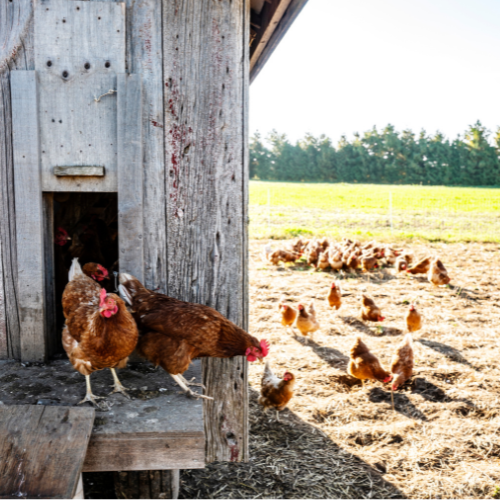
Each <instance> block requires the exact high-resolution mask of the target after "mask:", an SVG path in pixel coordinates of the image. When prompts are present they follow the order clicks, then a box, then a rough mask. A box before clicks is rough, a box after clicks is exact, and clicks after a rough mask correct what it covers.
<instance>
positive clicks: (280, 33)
mask: <svg viewBox="0 0 500 500" xmlns="http://www.w3.org/2000/svg"><path fill="white" fill-rule="evenodd" d="M282 1H283V0H282ZM307 2H308V0H291V1H290V2H289V5H288V8H287V9H286V11H285V12H283V14H282V16H281V17H280V19H279V20H278V23H277V24H276V25H275V26H274V27H273V29H272V30H271V31H270V32H268V34H267V35H266V38H265V39H264V38H262V39H261V40H260V43H259V48H258V50H257V49H255V52H252V57H251V60H250V83H251V82H253V81H254V80H255V78H256V77H257V75H258V74H259V73H260V71H261V70H262V68H263V67H264V65H265V64H266V63H267V61H268V60H269V58H270V57H271V55H272V53H273V52H274V50H275V49H276V47H277V46H278V44H279V43H280V42H281V40H282V39H283V37H284V36H285V35H286V32H287V31H288V29H289V28H290V26H291V25H292V24H293V22H294V21H295V19H296V18H297V16H298V15H299V14H300V12H301V11H302V9H303V8H304V7H305V6H306V4H307ZM258 42H259V40H257V38H256V39H255V41H254V42H253V44H252V47H253V46H254V44H257V43H258Z"/></svg>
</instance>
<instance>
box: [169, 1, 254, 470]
mask: <svg viewBox="0 0 500 500" xmlns="http://www.w3.org/2000/svg"><path fill="white" fill-rule="evenodd" d="M246 3H247V2H245V1H244V0H236V1H232V2H230V1H228V0H225V1H221V2H212V1H210V0H203V1H201V0H200V1H198V0H196V1H195V0H179V1H177V2H164V3H163V36H164V39H163V50H164V54H163V63H164V66H163V67H164V79H165V152H166V161H165V167H166V172H167V175H166V177H167V178H166V197H167V262H168V293H169V295H172V296H174V297H177V298H180V299H183V300H189V301H193V302H198V303H201V304H207V305H210V306H212V307H214V308H216V309H217V310H219V311H220V312H221V313H222V314H224V315H225V316H226V317H228V318H229V319H231V320H232V321H234V322H235V323H236V324H238V325H243V324H244V321H245V319H244V300H245V293H246V291H245V279H244V274H245V273H244V270H243V267H242V265H243V261H242V256H243V255H244V245H245V238H244V232H245V229H244V227H245V221H244V212H243V206H244V203H245V199H244V191H243V190H242V186H243V185H244V184H245V183H246V182H247V179H246V177H244V174H245V170H244V162H243V157H244V144H245V141H246V137H244V106H243V96H244V92H245V84H246V79H245V77H244V74H243V73H244V70H245V63H244V62H243V54H244V53H245V52H244V50H245V49H244V48H243V44H244V40H245V39H247V38H246V35H245V34H244V32H243V30H244V26H245V16H246V15H247V11H248V8H247V7H246ZM245 363H246V362H245V361H243V360H241V359H234V360H216V359H212V360H209V361H207V362H205V363H204V366H205V369H204V383H205V384H206V385H207V387H208V392H209V393H210V394H213V395H214V397H215V399H216V402H215V403H211V402H209V403H207V404H206V405H205V412H206V413H205V415H206V418H205V424H206V427H205V432H206V435H207V458H208V459H209V460H214V459H217V460H234V461H239V460H245V459H246V458H247V456H248V451H247V445H246V437H245V436H246V433H247V426H248V423H247V414H246V406H247V397H248V396H247V386H246V384H245V383H244V382H245V381H246V365H245ZM235 443H236V444H235Z"/></svg>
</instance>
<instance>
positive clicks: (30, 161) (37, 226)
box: [11, 71, 47, 361]
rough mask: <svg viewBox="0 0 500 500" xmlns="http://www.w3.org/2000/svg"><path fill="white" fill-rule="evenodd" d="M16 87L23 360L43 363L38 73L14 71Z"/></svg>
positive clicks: (16, 155) (17, 226) (44, 341)
mask: <svg viewBox="0 0 500 500" xmlns="http://www.w3.org/2000/svg"><path fill="white" fill-rule="evenodd" d="M11 85H12V123H13V127H12V128H13V135H12V137H13V146H14V186H15V199H16V231H17V266H18V275H19V285H18V287H19V317H20V322H21V359H22V360H23V361H43V360H45V357H46V354H47V345H46V334H45V297H44V295H45V294H44V287H45V281H44V268H45V266H44V264H45V263H44V256H43V254H44V252H43V248H44V241H43V234H42V230H43V227H44V225H43V210H42V188H41V179H40V155H39V153H40V151H39V144H38V116H37V115H38V105H37V78H36V73H35V71H15V72H13V73H12V74H11Z"/></svg>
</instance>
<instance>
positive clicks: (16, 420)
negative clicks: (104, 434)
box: [0, 405, 95, 498]
mask: <svg viewBox="0 0 500 500" xmlns="http://www.w3.org/2000/svg"><path fill="white" fill-rule="evenodd" d="M94 414H95V412H94V409H93V408H70V407H63V406H59V407H54V406H52V407H51V406H48V407H47V406H40V405H33V406H28V405H24V406H6V405H5V406H0V457H2V467H1V469H0V498H16V497H19V498H73V496H74V495H75V492H76V488H77V485H78V482H79V480H80V476H81V472H82V466H83V459H84V458H85V454H86V452H87V444H88V442H89V438H90V432H91V430H92V424H93V422H94Z"/></svg>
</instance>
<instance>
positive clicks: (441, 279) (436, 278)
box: [427, 258, 451, 286]
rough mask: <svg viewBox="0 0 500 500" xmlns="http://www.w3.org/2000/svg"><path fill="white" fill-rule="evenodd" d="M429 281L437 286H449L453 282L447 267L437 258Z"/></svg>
mask: <svg viewBox="0 0 500 500" xmlns="http://www.w3.org/2000/svg"><path fill="white" fill-rule="evenodd" d="M427 279H428V280H429V281H430V282H431V283H432V284H433V285H436V286H439V285H447V284H448V283H449V282H450V281H451V280H450V277H449V276H448V271H447V270H446V267H444V265H443V263H442V262H441V261H440V260H439V259H437V258H436V259H434V260H433V261H432V263H431V266H430V269H429V274H428V275H427Z"/></svg>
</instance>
